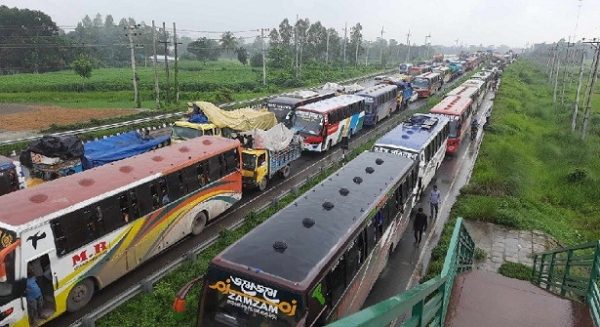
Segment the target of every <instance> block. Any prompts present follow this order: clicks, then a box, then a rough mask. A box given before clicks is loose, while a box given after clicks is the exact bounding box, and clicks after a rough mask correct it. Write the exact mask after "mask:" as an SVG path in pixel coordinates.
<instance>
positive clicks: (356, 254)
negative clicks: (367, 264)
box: [344, 240, 361, 283]
mask: <svg viewBox="0 0 600 327" xmlns="http://www.w3.org/2000/svg"><path fill="white" fill-rule="evenodd" d="M360 255H361V253H360V248H359V246H358V242H357V241H356V240H354V241H352V246H351V247H350V248H349V249H348V251H346V254H344V258H345V260H344V261H345V262H346V280H347V281H348V283H350V281H351V280H352V279H353V278H354V275H356V273H357V272H358V269H359V268H360V263H361V258H360Z"/></svg>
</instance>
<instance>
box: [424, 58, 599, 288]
mask: <svg viewBox="0 0 600 327" xmlns="http://www.w3.org/2000/svg"><path fill="white" fill-rule="evenodd" d="M573 89H574V88H571V89H567V90H566V94H567V95H568V98H569V99H572V98H574V96H573V92H574V90H573ZM552 95H553V94H552V89H551V86H550V85H549V84H548V83H547V77H546V76H545V75H543V73H542V72H541V71H540V70H539V68H537V67H536V66H535V64H533V63H532V62H530V61H526V60H520V61H518V62H516V63H514V64H512V65H510V66H509V67H508V68H507V69H506V70H505V72H504V75H503V78H502V84H501V86H500V89H499V90H498V93H497V94H496V98H495V102H494V111H493V112H492V118H491V124H490V128H489V130H487V131H486V134H485V137H484V139H483V143H482V145H481V149H480V152H479V156H478V158H477V161H476V163H475V167H474V170H473V175H472V177H471V180H470V182H469V184H468V185H466V186H465V187H464V188H463V189H462V190H461V194H460V195H459V196H458V199H457V201H456V204H455V205H454V207H453V208H452V210H451V213H450V218H449V219H448V222H447V223H446V225H445V226H444V229H443V231H442V234H441V236H440V240H439V242H438V244H437V246H436V247H435V248H434V249H433V250H432V253H431V261H430V265H429V269H428V271H427V274H426V275H425V276H424V277H423V278H422V279H421V281H426V280H428V279H431V278H433V277H435V276H437V275H438V274H439V273H440V272H441V269H442V265H443V261H444V258H445V255H446V252H447V250H448V244H449V241H450V238H451V236H452V229H453V228H454V224H455V223H456V217H463V218H465V219H471V220H477V221H484V222H490V223H495V224H500V225H504V226H507V227H510V228H514V229H525V230H532V229H535V230H541V231H544V232H546V233H548V234H550V235H552V236H553V237H555V238H556V239H557V240H558V241H559V242H560V243H562V244H564V245H571V244H578V243H583V242H586V241H592V240H597V239H600V202H599V201H598V199H600V129H599V128H598V126H600V124H599V123H600V122H598V121H597V120H598V119H597V118H595V120H593V121H592V122H591V123H590V126H591V130H590V133H589V136H588V139H587V140H586V141H582V140H581V139H580V135H579V133H575V134H573V133H571V131H570V122H571V114H572V112H571V111H570V110H571V109H570V108H569V109H562V108H561V109H556V108H553V105H552ZM592 100H593V101H592V102H593V103H596V104H598V105H600V96H598V94H596V95H595V96H594V97H593V99H592ZM567 107H568V106H567ZM595 108H598V107H597V106H596V107H595ZM511 267H512V266H508V268H506V269H507V270H510V268H511Z"/></svg>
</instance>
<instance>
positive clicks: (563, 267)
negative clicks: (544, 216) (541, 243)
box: [531, 241, 600, 327]
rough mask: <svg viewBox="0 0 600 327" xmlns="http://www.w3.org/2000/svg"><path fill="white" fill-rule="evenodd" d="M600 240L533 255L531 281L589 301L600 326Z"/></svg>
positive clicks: (591, 311)
mask: <svg viewBox="0 0 600 327" xmlns="http://www.w3.org/2000/svg"><path fill="white" fill-rule="evenodd" d="M599 279H600V241H595V242H590V243H586V244H581V245H577V246H572V247H568V248H560V249H556V250H552V251H546V252H540V253H534V254H533V273H532V276H531V282H532V283H534V284H535V285H537V286H539V287H541V288H545V289H546V290H548V291H550V292H553V293H555V294H558V295H560V296H562V297H567V298H570V299H572V300H576V301H581V302H583V301H585V302H586V303H587V304H588V306H589V308H590V314H591V316H592V320H593V321H594V325H595V326H596V327H598V326H600V290H599V288H598V282H599Z"/></svg>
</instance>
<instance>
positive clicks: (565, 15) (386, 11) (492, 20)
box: [0, 0, 600, 47]
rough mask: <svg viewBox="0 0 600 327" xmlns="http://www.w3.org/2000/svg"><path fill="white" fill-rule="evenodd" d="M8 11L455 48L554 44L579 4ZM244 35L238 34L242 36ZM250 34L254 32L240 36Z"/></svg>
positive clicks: (584, 19)
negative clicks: (301, 31)
mask: <svg viewBox="0 0 600 327" xmlns="http://www.w3.org/2000/svg"><path fill="white" fill-rule="evenodd" d="M0 4H3V5H7V6H9V7H18V8H28V9H37V10H42V11H43V12H45V13H46V14H48V15H50V16H51V17H52V19H53V20H54V21H55V22H56V23H57V24H58V25H61V26H66V27H67V30H68V26H74V25H76V24H77V22H78V21H80V20H81V18H83V17H84V16H85V15H86V14H88V15H90V17H91V18H92V19H93V17H94V16H95V15H96V13H100V14H102V16H105V15H107V14H112V15H113V17H114V18H115V21H117V22H118V20H119V19H120V18H122V17H133V18H135V19H136V21H138V22H141V21H144V22H146V23H147V24H150V23H151V21H152V20H153V19H154V20H155V21H156V22H157V23H160V24H162V22H163V21H165V22H167V26H172V22H176V23H177V28H178V30H179V29H181V30H183V31H182V32H183V33H185V34H187V35H188V36H192V37H198V36H201V35H202V36H204V35H206V34H201V33H200V32H192V31H206V30H210V31H224V30H232V31H242V30H250V29H257V28H261V27H269V28H272V27H275V26H277V25H278V24H279V22H280V21H281V20H282V19H283V18H285V17H288V18H289V19H290V20H295V17H296V15H299V16H300V17H301V18H302V17H308V18H309V19H310V21H311V22H313V21H317V20H320V21H321V23H323V25H325V26H327V27H334V28H336V29H337V30H338V31H340V33H341V34H343V28H344V23H345V22H347V23H348V26H349V27H350V26H352V25H354V24H355V23H356V22H360V23H361V24H362V25H363V28H364V30H363V31H364V33H363V34H364V35H365V37H366V39H369V40H374V39H375V38H376V37H377V36H379V33H380V31H381V28H382V26H383V27H384V31H385V34H384V38H386V39H390V38H395V39H397V40H399V41H400V42H401V43H405V42H406V34H407V32H408V30H409V29H410V31H411V34H412V36H411V43H417V44H423V43H424V41H425V35H427V34H429V33H430V34H431V40H430V41H431V42H432V44H444V45H454V44H455V42H456V40H457V39H458V40H459V43H464V44H465V45H469V44H477V45H478V44H480V43H482V44H484V45H490V44H494V45H500V44H507V45H509V46H513V47H523V46H525V44H526V43H527V42H530V43H538V42H553V41H556V40H558V39H560V38H561V37H564V38H565V39H567V38H568V36H569V35H573V34H574V32H575V31H574V30H575V23H576V18H577V8H578V4H579V1H578V0H411V1H406V0H361V1H358V0H321V1H317V0H302V1H299V0H255V1H248V0H218V1H214V0H213V1H206V0H196V1H192V0H138V1H133V0H0ZM581 4H582V7H581V15H580V19H579V27H578V28H577V33H576V35H577V38H578V39H579V38H581V37H599V36H600V20H599V19H598V17H600V0H583V1H581ZM240 35H242V34H240ZM245 35H246V36H250V35H252V33H251V34H245Z"/></svg>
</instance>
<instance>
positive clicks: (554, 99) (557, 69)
mask: <svg viewBox="0 0 600 327" xmlns="http://www.w3.org/2000/svg"><path fill="white" fill-rule="evenodd" d="M559 73H560V58H558V60H557V62H556V74H555V75H554V95H553V96H552V105H556V90H557V89H558V74H559Z"/></svg>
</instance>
